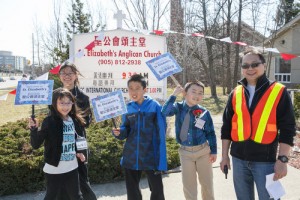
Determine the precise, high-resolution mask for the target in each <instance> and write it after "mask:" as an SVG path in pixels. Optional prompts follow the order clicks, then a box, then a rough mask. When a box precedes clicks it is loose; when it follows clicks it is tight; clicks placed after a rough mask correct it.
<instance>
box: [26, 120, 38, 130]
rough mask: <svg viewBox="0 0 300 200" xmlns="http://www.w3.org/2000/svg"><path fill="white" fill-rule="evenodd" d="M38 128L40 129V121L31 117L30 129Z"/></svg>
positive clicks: (29, 121)
mask: <svg viewBox="0 0 300 200" xmlns="http://www.w3.org/2000/svg"><path fill="white" fill-rule="evenodd" d="M37 127H39V121H38V120H37V119H36V118H34V120H33V119H32V118H31V117H30V118H29V119H28V128H31V129H32V128H37Z"/></svg>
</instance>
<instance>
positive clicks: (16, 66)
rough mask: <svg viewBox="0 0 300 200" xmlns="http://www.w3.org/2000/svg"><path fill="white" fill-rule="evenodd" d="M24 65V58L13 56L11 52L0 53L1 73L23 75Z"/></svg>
mask: <svg viewBox="0 0 300 200" xmlns="http://www.w3.org/2000/svg"><path fill="white" fill-rule="evenodd" d="M26 65H27V62H26V57H23V56H14V55H13V54H12V52H11V51H0V71H1V72H13V73H17V72H20V73H23V71H24V68H25V66H26Z"/></svg>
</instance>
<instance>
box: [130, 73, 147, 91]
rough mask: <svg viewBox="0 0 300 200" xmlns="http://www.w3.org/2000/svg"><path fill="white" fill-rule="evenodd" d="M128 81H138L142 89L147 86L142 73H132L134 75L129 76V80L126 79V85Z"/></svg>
mask: <svg viewBox="0 0 300 200" xmlns="http://www.w3.org/2000/svg"><path fill="white" fill-rule="evenodd" d="M130 82H139V83H141V85H142V87H143V89H145V88H146V86H147V82H146V80H145V78H144V77H143V76H142V75H140V74H134V75H132V76H131V77H130V78H129V80H128V81H127V86H129V83H130Z"/></svg>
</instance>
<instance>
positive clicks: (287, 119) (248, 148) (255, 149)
mask: <svg viewBox="0 0 300 200" xmlns="http://www.w3.org/2000/svg"><path fill="white" fill-rule="evenodd" d="M239 84H241V85H242V86H243V87H244V88H245V90H244V91H245V97H246V100H247V105H248V109H249V112H250V114H251V115H252V113H253V111H254V109H255V107H256V105H257V103H258V102H259V100H260V99H261V97H262V95H263V94H264V93H265V92H266V90H267V89H268V88H269V87H270V85H272V84H274V82H272V81H269V79H268V78H267V77H266V75H265V74H264V75H263V76H262V77H260V78H259V79H258V81H257V84H256V87H255V93H254V97H253V100H252V103H251V107H250V108H249V92H248V90H247V89H246V86H247V81H246V79H243V80H241V81H239ZM232 96H233V91H232V92H231V94H230V95H229V98H228V102H227V105H226V108H225V110H224V114H223V126H222V128H221V139H227V140H232V139H231V119H232V117H233V114H234V112H233V107H232ZM276 112H277V114H276V115H277V116H276V120H277V129H278V132H279V134H278V136H277V138H276V139H275V140H274V142H273V143H271V144H259V143H255V142H254V141H252V140H250V139H248V140H246V141H243V142H232V144H231V151H230V153H231V155H232V156H234V157H237V158H239V159H241V160H247V161H256V162H275V161H276V153H277V146H278V142H280V143H286V144H289V145H291V146H293V137H294V136H295V116H294V110H293V105H292V102H291V99H290V96H289V94H288V92H287V90H286V88H284V90H283V93H282V96H281V99H280V100H279V103H278V106H277V109H276ZM252 120H257V119H252Z"/></svg>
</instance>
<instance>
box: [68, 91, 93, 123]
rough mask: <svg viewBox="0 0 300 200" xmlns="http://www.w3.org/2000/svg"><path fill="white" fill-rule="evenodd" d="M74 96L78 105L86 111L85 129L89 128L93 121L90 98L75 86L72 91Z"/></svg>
mask: <svg viewBox="0 0 300 200" xmlns="http://www.w3.org/2000/svg"><path fill="white" fill-rule="evenodd" d="M70 91H71V92H72V94H73V95H74V96H75V99H76V105H77V106H78V107H79V108H80V109H81V110H82V111H84V119H85V122H86V125H85V127H88V126H89V125H90V123H91V120H92V112H91V107H90V101H89V97H88V96H87V95H85V94H84V93H83V91H82V90H80V89H79V88H78V87H77V86H75V87H74V88H73V89H72V90H70Z"/></svg>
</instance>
